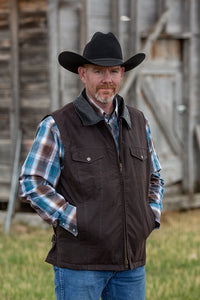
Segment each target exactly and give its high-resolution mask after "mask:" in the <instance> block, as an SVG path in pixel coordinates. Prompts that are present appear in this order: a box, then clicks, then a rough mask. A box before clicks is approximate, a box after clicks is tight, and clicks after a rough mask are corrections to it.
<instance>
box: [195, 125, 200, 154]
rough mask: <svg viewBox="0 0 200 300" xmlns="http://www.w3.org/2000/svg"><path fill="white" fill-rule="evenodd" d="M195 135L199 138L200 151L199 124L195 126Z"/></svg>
mask: <svg viewBox="0 0 200 300" xmlns="http://www.w3.org/2000/svg"><path fill="white" fill-rule="evenodd" d="M195 135H196V138H197V143H198V147H199V151H200V125H199V124H197V125H196V126H195Z"/></svg>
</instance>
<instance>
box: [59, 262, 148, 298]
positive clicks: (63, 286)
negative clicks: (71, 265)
mask: <svg viewBox="0 0 200 300" xmlns="http://www.w3.org/2000/svg"><path fill="white" fill-rule="evenodd" d="M54 272H55V293H56V297H57V300H99V299H100V297H101V299H102V300H108V299H109V300H145V267H144V266H143V267H139V268H136V269H133V270H127V271H120V272H112V271H78V270H69V269H65V268H58V267H55V266H54Z"/></svg>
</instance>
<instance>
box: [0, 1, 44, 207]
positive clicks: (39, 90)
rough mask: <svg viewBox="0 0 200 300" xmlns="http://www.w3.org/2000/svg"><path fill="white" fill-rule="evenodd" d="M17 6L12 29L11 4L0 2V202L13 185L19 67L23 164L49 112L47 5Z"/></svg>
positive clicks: (30, 2) (35, 2)
mask: <svg viewBox="0 0 200 300" xmlns="http://www.w3.org/2000/svg"><path fill="white" fill-rule="evenodd" d="M12 3H14V2H12ZM15 3H16V5H17V10H16V15H17V18H16V23H17V24H14V25H13V22H14V21H13V20H12V17H11V15H12V13H13V11H12V12H11V7H12V5H11V1H7V0H1V1H0V78H1V80H0V189H1V191H0V201H5V200H8V197H9V191H10V183H11V174H12V166H13V165H12V151H11V150H12V148H13V143H12V140H11V137H12V134H13V133H12V130H13V129H14V126H15V124H12V122H13V117H12V115H13V109H14V107H13V104H12V101H11V99H12V89H13V86H16V85H17V83H16V82H12V79H13V76H12V73H13V72H14V68H16V65H18V73H19V74H18V78H19V111H20V128H21V129H22V132H23V140H22V151H21V162H22V161H23V160H24V159H25V156H26V155H27V152H28V150H29V149H30V146H31V144H32V141H33V137H34V133H35V131H36V127H37V125H38V123H39V121H40V120H41V119H42V117H43V116H44V115H45V114H47V113H48V112H49V111H50V92H49V71H48V68H49V59H48V57H49V52H48V51H49V49H48V28H47V2H46V1H45V0H35V1H28V0H19V1H16V2H15ZM11 24H12V25H11ZM13 29H14V30H16V31H18V36H17V37H16V38H15V39H16V40H17V44H18V45H17V48H18V57H17V58H16V57H15V58H13V57H12V51H11V50H12V48H13V47H14V44H13V40H12V30H13ZM15 46H16V45H15ZM14 59H15V61H14ZM16 60H17V61H16ZM12 126H13V127H12ZM16 126H17V124H16ZM14 134H15V133H14Z"/></svg>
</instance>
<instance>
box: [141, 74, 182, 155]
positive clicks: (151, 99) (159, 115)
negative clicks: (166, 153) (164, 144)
mask: <svg viewBox="0 0 200 300" xmlns="http://www.w3.org/2000/svg"><path fill="white" fill-rule="evenodd" d="M141 89H142V92H143V95H144V98H145V99H146V101H147V103H148V105H150V107H151V110H152V112H153V114H154V117H155V119H156V120H157V122H158V124H159V127H160V128H161V130H162V133H163V134H164V136H165V138H166V140H167V141H168V143H169V145H170V146H171V149H172V151H173V152H174V154H177V155H180V153H181V147H180V144H179V143H178V141H177V138H176V137H175V136H174V132H173V128H172V127H171V125H172V124H169V118H168V115H167V114H166V113H164V112H163V110H162V109H161V108H162V105H161V104H160V102H159V101H158V100H157V98H156V97H155V95H154V92H153V90H152V88H151V85H150V84H149V81H147V80H146V79H145V77H144V76H143V78H142V80H141Z"/></svg>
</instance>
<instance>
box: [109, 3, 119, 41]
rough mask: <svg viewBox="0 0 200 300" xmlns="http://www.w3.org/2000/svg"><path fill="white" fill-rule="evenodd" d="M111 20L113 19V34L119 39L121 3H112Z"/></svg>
mask: <svg viewBox="0 0 200 300" xmlns="http://www.w3.org/2000/svg"><path fill="white" fill-rule="evenodd" d="M111 5H112V7H111V12H112V15H111V18H112V32H113V33H114V34H115V35H116V36H117V37H119V1H118V0H112V1H111Z"/></svg>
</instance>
